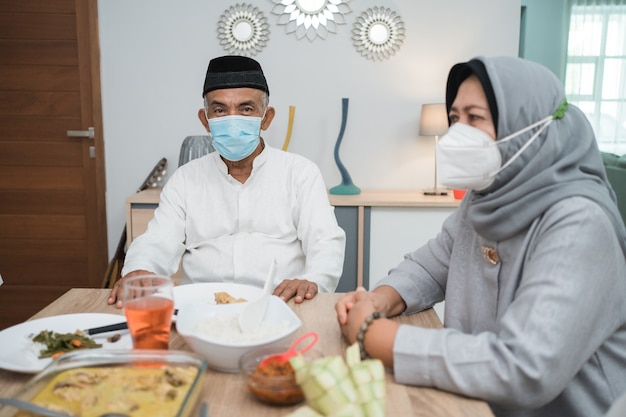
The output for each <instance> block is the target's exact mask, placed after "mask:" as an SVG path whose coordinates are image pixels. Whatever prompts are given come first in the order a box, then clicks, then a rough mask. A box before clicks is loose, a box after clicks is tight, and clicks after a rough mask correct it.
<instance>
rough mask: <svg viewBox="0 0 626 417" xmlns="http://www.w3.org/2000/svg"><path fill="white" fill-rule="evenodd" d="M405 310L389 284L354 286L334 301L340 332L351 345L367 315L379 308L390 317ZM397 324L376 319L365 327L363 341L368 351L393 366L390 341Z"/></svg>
mask: <svg viewBox="0 0 626 417" xmlns="http://www.w3.org/2000/svg"><path fill="white" fill-rule="evenodd" d="M405 309H406V305H405V304H404V301H403V300H402V298H401V297H400V296H399V294H398V293H397V292H396V291H395V290H394V289H393V288H391V287H378V288H376V289H375V290H374V291H366V290H365V288H357V290H356V291H353V292H350V293H347V294H346V295H345V296H344V297H343V298H341V299H340V300H339V301H338V302H337V304H335V311H336V312H337V321H338V322H339V327H340V329H341V333H342V334H343V335H344V337H345V338H346V339H347V340H348V342H349V343H351V344H352V343H355V342H356V335H357V334H358V333H359V330H360V328H361V325H362V324H363V323H364V322H365V318H366V317H367V316H369V315H370V314H372V313H374V312H375V311H378V312H381V313H385V314H387V315H388V316H392V315H397V314H400V313H401V312H402V311H404V310H405ZM399 326H400V325H399V324H398V323H396V322H394V321H392V320H388V319H382V318H381V319H378V320H375V321H374V322H373V323H372V324H370V326H369V327H368V329H367V332H366V337H365V340H364V341H363V342H364V345H365V350H366V351H367V352H368V354H369V355H370V356H371V357H373V358H378V359H381V360H382V361H383V363H384V364H385V366H387V367H393V343H394V340H395V336H396V333H397V331H398V328H399Z"/></svg>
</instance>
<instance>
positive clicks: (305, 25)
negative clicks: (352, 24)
mask: <svg viewBox="0 0 626 417" xmlns="http://www.w3.org/2000/svg"><path fill="white" fill-rule="evenodd" d="M272 1H273V2H274V8H273V9H272V13H274V14H277V15H278V24H279V25H285V31H286V32H287V33H295V34H296V37H297V38H298V39H302V38H303V37H305V36H306V37H307V38H308V39H309V40H310V41H314V40H315V38H317V37H320V38H322V39H326V36H328V33H329V32H330V33H337V25H342V24H345V23H346V19H345V17H344V16H345V15H346V14H348V13H350V12H352V9H350V6H349V5H348V3H349V2H350V0H272Z"/></svg>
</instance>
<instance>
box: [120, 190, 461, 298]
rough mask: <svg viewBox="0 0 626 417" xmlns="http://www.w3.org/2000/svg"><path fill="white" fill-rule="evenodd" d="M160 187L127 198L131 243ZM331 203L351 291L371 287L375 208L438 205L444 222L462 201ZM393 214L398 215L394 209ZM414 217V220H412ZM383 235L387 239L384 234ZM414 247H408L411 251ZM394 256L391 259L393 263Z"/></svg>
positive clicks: (416, 194) (415, 210)
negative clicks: (343, 236)
mask: <svg viewBox="0 0 626 417" xmlns="http://www.w3.org/2000/svg"><path fill="white" fill-rule="evenodd" d="M160 194H161V189H160V188H152V189H148V190H145V191H142V192H140V193H137V194H134V195H132V196H130V197H128V198H127V199H126V228H127V229H126V235H127V244H128V245H129V244H130V243H131V242H132V241H133V239H135V238H136V237H137V236H139V235H140V234H142V233H143V232H144V231H145V230H146V227H147V225H148V222H149V221H150V220H151V219H152V216H153V214H154V210H155V209H156V208H157V207H158V205H159V195H160ZM328 198H329V200H330V203H331V204H332V205H333V206H335V215H336V216H337V222H338V223H339V225H340V226H341V227H342V228H343V229H344V230H345V232H346V254H345V261H344V267H343V275H342V277H341V280H340V281H339V286H338V287H337V291H338V292H345V291H351V290H353V289H355V288H356V287H357V286H361V285H362V286H365V287H366V288H369V286H370V279H369V265H370V240H371V230H372V227H371V218H372V215H371V211H372V208H374V209H377V208H381V209H385V210H387V209H393V208H398V209H401V210H406V209H410V211H411V214H412V215H414V216H418V217H419V216H425V215H427V214H426V213H422V212H421V211H420V210H425V209H436V210H440V211H441V214H440V216H439V217H436V218H435V219H434V220H432V221H431V219H427V220H428V221H429V222H430V223H432V222H433V221H434V222H435V223H437V224H436V225H434V226H436V227H439V226H440V223H441V217H442V216H447V215H448V214H450V213H451V212H452V211H453V210H454V209H455V208H456V207H457V206H458V205H459V202H460V201H459V200H455V199H454V197H453V196H452V192H450V193H449V195H447V196H425V195H424V194H423V192H421V191H420V190H398V191H391V190H389V191H388V190H363V191H362V192H361V194H358V195H334V194H329V195H328ZM391 216H395V213H392V214H391ZM409 221H411V220H409ZM381 239H387V238H385V237H381ZM409 249H410V248H407V251H408V250H409ZM394 263H395V259H394V260H389V265H390V266H391V265H393V264H394Z"/></svg>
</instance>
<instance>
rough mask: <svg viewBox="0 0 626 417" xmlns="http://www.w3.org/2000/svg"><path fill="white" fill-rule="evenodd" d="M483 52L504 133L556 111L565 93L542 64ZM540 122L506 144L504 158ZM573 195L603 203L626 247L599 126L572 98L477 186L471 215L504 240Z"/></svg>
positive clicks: (481, 228)
mask: <svg viewBox="0 0 626 417" xmlns="http://www.w3.org/2000/svg"><path fill="white" fill-rule="evenodd" d="M477 59H478V60H480V61H482V62H483V63H484V65H485V68H486V70H487V74H488V76H489V80H490V81H491V85H492V87H493V94H494V95H495V101H496V105H497V107H498V121H497V132H498V139H500V138H504V137H506V136H508V135H510V134H512V133H515V132H517V131H519V130H521V129H523V128H525V127H527V126H529V125H531V124H533V123H534V122H538V121H539V120H541V119H543V118H545V117H546V116H549V115H551V114H553V113H554V112H555V111H556V110H557V108H558V107H559V106H560V105H561V104H562V103H563V102H564V100H565V94H564V91H563V88H562V86H561V83H560V81H559V80H558V79H557V78H556V77H555V76H554V75H553V74H552V73H551V72H550V71H549V70H548V69H546V68H545V67H543V66H541V65H539V64H536V63H534V62H530V61H526V60H523V59H520V58H514V57H495V58H484V57H480V58H477ZM454 96H456V92H454ZM450 104H451V103H450ZM537 129H538V128H535V129H533V130H531V131H530V132H526V133H524V134H522V135H520V136H518V137H516V138H514V139H512V140H510V141H509V142H507V143H504V144H503V145H500V146H499V149H500V152H501V153H502V161H503V163H504V162H505V161H508V160H509V158H511V156H513V154H515V152H516V151H517V150H518V149H519V148H520V147H521V146H522V145H524V144H525V143H526V142H527V141H528V139H529V138H530V136H532V134H533V133H534V132H536V130H537ZM571 196H582V197H586V198H588V199H590V200H593V201H595V202H596V203H598V204H599V205H600V206H601V207H602V208H603V210H604V211H605V212H606V214H607V216H609V218H610V219H611V221H612V222H613V224H614V226H615V230H616V233H617V234H618V237H619V238H620V240H621V243H622V249H623V250H624V252H625V253H626V229H625V228H624V224H623V221H622V218H621V216H620V214H619V211H618V209H617V203H616V198H615V194H614V192H613V190H612V188H611V187H610V186H609V183H608V180H607V177H606V171H605V169H604V165H603V163H602V158H601V156H600V152H599V150H598V146H597V143H596V140H595V136H594V133H593V131H592V129H591V126H590V125H589V123H588V121H587V118H586V117H585V115H584V114H583V113H582V112H581V111H580V110H579V109H578V108H577V107H575V106H573V105H569V107H568V109H567V111H566V112H565V115H564V117H563V118H562V119H555V120H553V121H552V123H551V124H550V125H549V126H548V127H547V128H546V129H545V130H544V131H543V132H542V133H541V134H540V136H539V137H538V138H537V139H535V141H534V142H533V143H532V144H531V145H530V146H529V147H528V149H526V150H525V151H524V152H523V153H522V154H521V155H520V156H519V157H518V158H517V159H516V160H515V161H514V162H513V163H512V164H511V165H509V166H508V167H507V168H505V169H504V170H503V171H501V172H500V173H499V174H498V175H497V176H496V178H495V180H494V182H493V184H492V185H490V186H489V187H488V188H487V189H485V190H482V191H480V192H472V194H471V195H470V196H469V197H470V199H471V202H470V204H469V218H470V221H471V223H472V225H473V226H474V228H475V230H476V231H477V232H478V233H479V234H480V235H481V236H483V237H485V238H487V239H490V240H496V241H498V240H504V239H507V238H510V237H512V236H514V235H516V234H517V233H519V232H521V231H522V230H524V229H525V228H527V227H528V226H530V224H531V222H532V221H533V220H534V219H536V218H537V217H539V216H541V215H542V213H544V212H545V211H546V210H547V209H548V208H549V207H550V206H552V205H553V204H555V203H556V202H558V201H560V200H563V199H564V198H567V197H571Z"/></svg>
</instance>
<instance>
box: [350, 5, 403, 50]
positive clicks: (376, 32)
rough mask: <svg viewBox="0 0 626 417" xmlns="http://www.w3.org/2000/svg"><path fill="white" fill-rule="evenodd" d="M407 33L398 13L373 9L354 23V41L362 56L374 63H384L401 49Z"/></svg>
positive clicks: (365, 12) (384, 9) (366, 11)
mask: <svg viewBox="0 0 626 417" xmlns="http://www.w3.org/2000/svg"><path fill="white" fill-rule="evenodd" d="M405 32H406V31H405V28H404V22H403V21H402V18H401V17H400V16H398V15H397V14H396V12H394V11H392V10H390V9H386V8H383V7H371V8H369V9H367V10H365V11H364V12H363V13H362V14H361V15H360V16H359V17H358V18H357V20H356V22H354V25H353V27H352V40H353V44H354V47H355V48H356V50H357V52H359V53H360V54H361V55H363V56H364V57H366V58H367V59H370V60H372V61H382V60H384V59H388V58H390V57H391V56H392V55H394V54H395V53H396V52H397V51H398V50H399V49H400V47H401V46H402V44H403V43H404V37H405Z"/></svg>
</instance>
